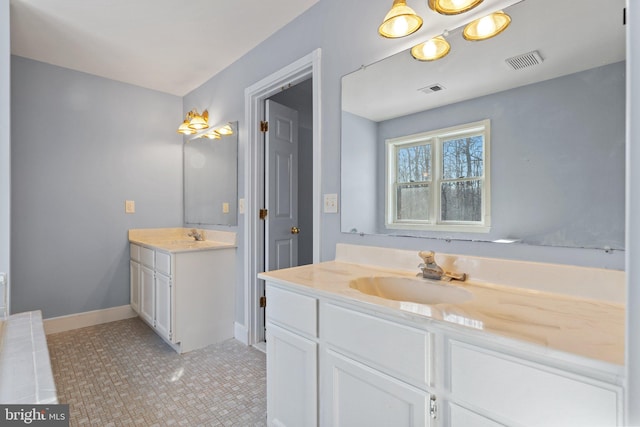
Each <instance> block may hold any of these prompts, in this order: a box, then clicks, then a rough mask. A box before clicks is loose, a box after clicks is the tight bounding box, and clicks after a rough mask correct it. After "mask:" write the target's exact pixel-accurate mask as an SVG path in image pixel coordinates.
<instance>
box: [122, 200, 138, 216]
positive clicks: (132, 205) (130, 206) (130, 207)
mask: <svg viewBox="0 0 640 427" xmlns="http://www.w3.org/2000/svg"><path fill="white" fill-rule="evenodd" d="M124 212H125V213H128V214H132V213H136V202H135V201H133V200H125V201H124Z"/></svg>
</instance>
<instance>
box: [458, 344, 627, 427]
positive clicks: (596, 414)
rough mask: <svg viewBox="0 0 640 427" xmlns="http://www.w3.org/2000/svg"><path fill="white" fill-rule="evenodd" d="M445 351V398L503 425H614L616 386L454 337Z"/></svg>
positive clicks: (617, 395) (619, 395) (584, 426)
mask: <svg viewBox="0 0 640 427" xmlns="http://www.w3.org/2000/svg"><path fill="white" fill-rule="evenodd" d="M449 352H450V364H451V371H450V373H449V383H450V387H451V399H452V400H453V401H454V402H455V403H457V404H459V405H460V406H466V407H468V408H478V411H479V412H481V413H482V414H487V416H490V417H492V418H495V419H499V420H505V423H506V424H509V425H512V424H513V425H519V426H527V427H529V426H530V427H534V426H536V427H537V426H544V427H550V426H557V427H572V426H576V427H587V426H592V427H596V426H617V425H620V418H619V416H618V408H619V400H620V399H621V390H620V388H619V387H617V386H613V385H609V384H605V383H602V382H600V381H597V380H595V379H590V378H586V377H583V376H580V375H576V374H572V373H570V372H566V371H562V370H559V369H555V368H553V367H547V366H544V365H541V364H539V363H536V362H532V361H528V360H527V359H525V357H524V355H517V356H516V355H513V356H511V355H506V354H502V353H497V352H494V351H492V350H488V349H484V348H481V347H477V346H474V345H470V344H466V343H462V342H458V341H454V340H451V341H450V342H449ZM457 426H458V424H456V425H455V427H457Z"/></svg>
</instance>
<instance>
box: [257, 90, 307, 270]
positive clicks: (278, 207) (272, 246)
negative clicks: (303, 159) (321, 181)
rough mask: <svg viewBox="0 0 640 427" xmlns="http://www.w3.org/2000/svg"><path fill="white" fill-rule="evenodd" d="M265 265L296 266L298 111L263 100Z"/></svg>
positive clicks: (273, 268) (272, 268) (269, 266)
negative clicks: (265, 129) (264, 104)
mask: <svg viewBox="0 0 640 427" xmlns="http://www.w3.org/2000/svg"><path fill="white" fill-rule="evenodd" d="M266 115H267V121H268V122H269V130H268V132H267V135H266V150H265V152H266V157H267V158H266V162H265V164H266V175H267V185H266V186H265V193H266V194H265V200H266V204H267V206H266V208H267V210H268V212H269V213H268V215H267V218H266V222H267V225H266V237H265V239H266V242H267V250H266V253H265V258H266V260H265V266H266V268H267V271H271V270H278V269H281V268H288V267H295V266H297V265H298V234H297V233H298V232H299V230H297V227H298V112H297V111H296V110H293V109H291V108H288V107H285V106H284V105H280V104H278V103H276V102H273V101H271V100H267V101H266Z"/></svg>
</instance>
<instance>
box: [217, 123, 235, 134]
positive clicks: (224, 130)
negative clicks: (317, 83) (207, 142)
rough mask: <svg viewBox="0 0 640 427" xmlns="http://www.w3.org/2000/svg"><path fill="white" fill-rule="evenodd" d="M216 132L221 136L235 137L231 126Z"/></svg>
mask: <svg viewBox="0 0 640 427" xmlns="http://www.w3.org/2000/svg"><path fill="white" fill-rule="evenodd" d="M216 132H218V133H219V134H220V135H233V129H231V126H229V125H224V126H222V127H220V128H218V129H216Z"/></svg>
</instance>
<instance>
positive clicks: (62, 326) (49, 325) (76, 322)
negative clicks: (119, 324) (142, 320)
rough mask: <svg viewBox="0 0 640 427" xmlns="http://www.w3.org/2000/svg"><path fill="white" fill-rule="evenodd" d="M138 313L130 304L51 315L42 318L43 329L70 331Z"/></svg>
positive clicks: (51, 332) (46, 330)
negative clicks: (57, 315) (66, 314)
mask: <svg viewBox="0 0 640 427" xmlns="http://www.w3.org/2000/svg"><path fill="white" fill-rule="evenodd" d="M137 315H138V314H137V313H136V312H135V311H133V309H132V308H131V306H130V305H121V306H119V307H111V308H105V309H102V310H94V311H86V312H84V313H76V314H70V315H68V316H60V317H52V318H51V319H45V320H44V322H43V323H44V331H45V333H46V334H47V335H48V334H54V333H56V332H64V331H70V330H72V329H78V328H85V327H87V326H94V325H100V324H101V323H108V322H115V321H116V320H123V319H129V318H131V317H136V316H137Z"/></svg>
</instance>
